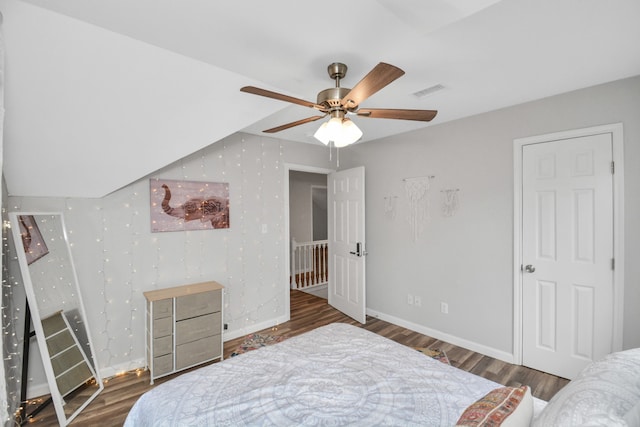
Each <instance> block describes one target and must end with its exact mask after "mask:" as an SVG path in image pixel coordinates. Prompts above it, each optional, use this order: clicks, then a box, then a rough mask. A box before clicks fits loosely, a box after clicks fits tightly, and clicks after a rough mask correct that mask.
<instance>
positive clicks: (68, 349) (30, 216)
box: [10, 212, 103, 425]
mask: <svg viewBox="0 0 640 427" xmlns="http://www.w3.org/2000/svg"><path fill="white" fill-rule="evenodd" d="M10 219H11V222H12V224H11V228H12V230H13V237H14V239H15V243H16V247H17V248H23V249H24V251H17V252H18V261H19V263H20V269H21V271H22V276H23V281H24V284H25V292H26V294H27V301H28V303H29V308H30V310H31V318H32V323H33V328H34V329H35V332H36V337H37V342H38V346H39V349H40V354H41V356H42V362H43V365H44V369H45V372H46V374H47V382H48V384H49V389H50V391H51V398H52V400H53V403H54V405H55V409H56V413H57V416H58V421H59V422H60V425H66V424H68V423H69V422H70V421H71V420H72V419H73V418H75V416H76V415H77V414H78V413H79V412H80V411H81V410H82V409H84V407H86V406H87V405H88V404H89V402H90V401H91V400H93V398H95V397H96V396H97V394H98V393H99V392H100V391H101V390H102V388H103V385H102V381H101V380H100V378H99V376H98V375H97V374H96V372H97V364H96V361H95V357H94V354H95V353H94V351H93V348H92V345H91V338H90V336H89V333H88V331H89V330H88V327H87V325H86V315H85V311H84V306H83V303H82V298H81V297H80V292H79V289H78V284H77V278H76V277H77V276H76V272H75V269H74V266H73V260H72V258H71V252H70V250H69V245H68V241H67V238H66V231H65V227H64V219H63V217H62V214H60V213H50V214H43V213H20V212H14V213H12V214H11V215H10ZM25 363H26V362H25Z"/></svg>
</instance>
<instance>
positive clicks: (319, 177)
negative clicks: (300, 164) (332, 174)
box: [289, 171, 327, 243]
mask: <svg viewBox="0 0 640 427" xmlns="http://www.w3.org/2000/svg"><path fill="white" fill-rule="evenodd" d="M312 186H319V187H326V186H327V175H324V174H318V173H311V172H300V171H291V172H290V173H289V231H290V233H291V238H292V239H295V240H296V242H298V243H303V242H311V241H312V240H313V235H312V227H313V225H312V223H311V220H312V215H311V211H312V204H311V187H312ZM325 228H326V225H325Z"/></svg>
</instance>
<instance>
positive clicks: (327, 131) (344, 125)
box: [313, 117, 362, 148]
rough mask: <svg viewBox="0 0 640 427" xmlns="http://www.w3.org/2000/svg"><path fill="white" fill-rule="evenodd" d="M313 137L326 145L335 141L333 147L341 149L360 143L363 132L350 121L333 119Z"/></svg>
mask: <svg viewBox="0 0 640 427" xmlns="http://www.w3.org/2000/svg"><path fill="white" fill-rule="evenodd" d="M313 137H314V138H316V139H317V140H318V141H320V142H322V143H323V144H324V145H329V142H331V141H333V145H335V146H336V147H338V148H340V147H346V146H347V145H349V144H353V143H354V142H356V141H358V140H359V139H360V138H361V137H362V131H361V130H360V128H358V126H356V124H355V123H353V122H352V121H351V120H349V119H343V118H341V117H333V118H331V119H330V120H329V121H327V122H324V123H323V124H321V125H320V127H319V128H318V130H317V131H316V133H315V134H314V135H313Z"/></svg>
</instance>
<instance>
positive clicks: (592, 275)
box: [522, 133, 614, 379]
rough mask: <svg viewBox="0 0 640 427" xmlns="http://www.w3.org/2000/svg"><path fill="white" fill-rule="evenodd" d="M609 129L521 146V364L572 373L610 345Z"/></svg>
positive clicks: (607, 351)
mask: <svg viewBox="0 0 640 427" xmlns="http://www.w3.org/2000/svg"><path fill="white" fill-rule="evenodd" d="M612 157H613V156H612V137H611V134H609V133H604V134H599V135H590V136H583V137H577V138H571V139H567V140H560V141H553V142H545V143H537V144H529V145H524V146H523V147H522V175H523V176H522V186H523V188H522V263H523V268H522V356H523V364H524V365H526V366H529V367H532V368H535V369H538V370H541V371H544V372H549V373H552V374H555V375H558V376H561V377H565V378H569V379H572V378H574V377H575V376H576V375H577V374H578V372H580V370H581V369H582V368H583V367H584V366H585V365H586V364H588V363H589V362H590V361H592V360H594V359H598V358H600V357H602V356H604V355H606V354H608V353H610V352H611V351H612V346H613V341H612V336H613V324H614V317H613V316H614V313H613V306H614V300H613V298H614V293H613V292H614V288H613V284H614V283H613V244H614V242H613V236H614V234H613V178H612Z"/></svg>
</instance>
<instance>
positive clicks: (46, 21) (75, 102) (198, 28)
mask: <svg viewBox="0 0 640 427" xmlns="http://www.w3.org/2000/svg"><path fill="white" fill-rule="evenodd" d="M0 11H2V14H3V15H4V22H3V25H2V31H3V35H4V41H5V45H6V59H5V62H6V73H5V76H6V79H5V82H6V90H5V108H6V115H5V137H4V142H5V147H4V163H5V164H4V174H5V178H6V182H7V186H8V190H9V193H10V194H12V195H21V196H63V197H101V196H103V195H105V194H108V193H110V192H112V191H114V190H116V189H118V188H120V187H123V186H125V185H127V184H129V183H131V182H133V181H135V180H137V179H139V178H141V177H143V176H145V175H147V174H149V173H153V172H154V171H156V170H158V169H160V168H162V167H164V166H166V165H167V164H170V163H172V162H174V161H176V160H178V159H180V158H183V157H185V156H187V155H189V154H191V153H193V152H195V151H197V150H199V149H201V148H203V147H205V146H207V145H209V144H212V143H215V142H216V141H219V140H220V139H222V138H224V137H225V136H227V135H230V134H232V133H234V132H237V131H240V130H242V131H245V132H249V133H255V134H260V131H261V130H262V129H267V128H269V127H273V126H276V125H280V124H283V123H287V122H291V121H294V120H298V119H301V118H304V117H307V116H310V115H312V114H313V112H312V111H309V110H306V109H304V108H303V107H300V106H296V105H289V104H286V103H283V102H280V101H274V100H269V99H266V98H264V99H263V98H261V97H257V96H252V95H248V94H245V93H241V92H239V88H240V87H242V86H244V85H255V86H259V87H263V88H266V89H271V90H275V91H278V92H282V93H286V94H289V95H292V96H295V97H299V98H303V99H308V100H312V101H314V100H315V96H316V94H317V92H319V91H320V90H322V89H325V88H327V87H331V86H332V85H333V82H332V81H331V80H330V79H329V77H328V76H327V73H326V67H327V65H328V64H329V63H331V62H334V61H341V62H345V63H346V64H347V65H348V66H349V71H348V73H347V77H346V78H345V79H344V80H343V82H342V83H343V86H345V87H351V86H353V85H354V84H355V83H357V81H358V80H360V78H362V77H363V76H364V75H365V74H366V73H367V72H368V71H369V70H370V69H371V68H372V67H373V66H375V64H377V63H378V62H380V61H384V62H389V63H391V64H394V65H397V66H399V67H400V68H402V69H403V70H405V71H406V74H405V76H403V77H402V78H401V79H399V80H397V81H395V82H393V83H392V84H391V85H390V86H388V87H386V88H385V89H383V90H381V91H380V92H378V93H377V94H375V95H374V96H372V97H371V98H369V99H368V100H367V101H366V106H367V107H373V108H376V107H386V108H417V109H437V110H438V111H439V113H438V116H437V117H436V119H435V120H434V121H433V122H431V123H429V124H426V123H417V122H407V121H400V120H379V119H378V120H375V119H364V118H363V119H362V120H359V121H358V126H359V127H361V128H362V129H363V131H364V137H363V139H362V142H364V143H366V141H370V140H373V139H378V138H382V137H385V136H388V135H393V134H398V133H402V132H407V131H410V130H413V129H417V128H419V127H424V126H431V125H437V124H438V123H443V122H445V121H449V120H454V119H457V118H461V117H465V116H469V115H473V114H478V113H481V112H485V111H490V110H494V109H497V108H503V107H507V106H510V105H515V104H518V103H522V102H526V101H530V100H534V99H539V98H543V97H546V96H551V95H554V94H557V93H562V92H566V91H570V90H574V89H579V88H582V87H587V86H592V85H595V84H599V83H604V82H608V81H612V80H616V79H620V78H624V77H629V76H633V75H637V74H640V55H638V54H637V46H636V44H637V40H640V25H637V17H638V16H640V2H638V1H637V0H616V1H614V2H604V1H600V0H563V1H557V0H540V1H536V2H532V1H530V0H502V1H497V0H482V1H481V0H428V1H424V0H405V1H400V2H399V1H394V0H349V1H334V0H325V1H322V2H304V3H300V2H299V1H298V0H276V1H264V0H238V1H234V2H216V1H209V0H182V1H178V0H109V1H104V0H0ZM438 84H440V85H442V86H443V87H444V89H443V90H441V91H439V92H436V93H435V94H433V95H431V96H428V97H424V98H418V97H416V96H414V95H413V93H415V92H418V91H421V90H423V89H426V88H429V87H431V86H434V85H438ZM317 125H318V123H317V122H316V123H315V124H314V123H310V124H307V125H303V126H298V127H295V128H292V129H289V130H287V131H284V132H281V133H278V134H276V136H277V137H279V138H282V139H287V140H292V141H299V142H304V143H316V142H315V141H314V139H313V137H312V134H313V132H314V131H315V129H316V127H317Z"/></svg>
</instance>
